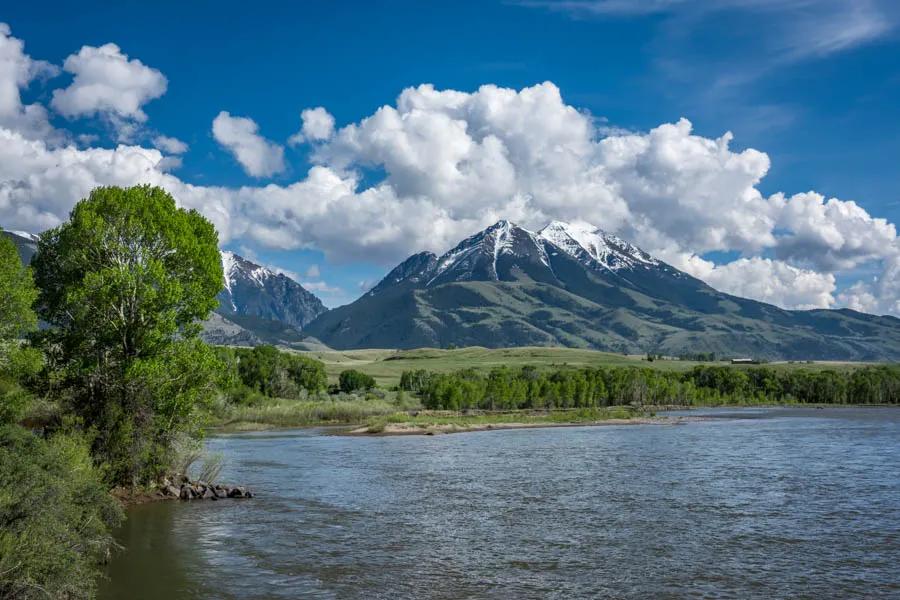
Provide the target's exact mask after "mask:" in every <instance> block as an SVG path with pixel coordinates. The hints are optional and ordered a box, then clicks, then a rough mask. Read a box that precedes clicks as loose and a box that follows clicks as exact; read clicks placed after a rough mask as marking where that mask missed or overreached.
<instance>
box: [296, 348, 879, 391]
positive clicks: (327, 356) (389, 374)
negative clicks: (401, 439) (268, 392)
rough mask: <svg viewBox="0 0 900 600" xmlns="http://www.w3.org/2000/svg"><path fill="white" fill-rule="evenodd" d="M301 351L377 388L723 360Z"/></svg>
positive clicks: (574, 351)
mask: <svg viewBox="0 0 900 600" xmlns="http://www.w3.org/2000/svg"><path fill="white" fill-rule="evenodd" d="M306 354H308V355H309V356H311V357H313V358H317V359H319V360H321V361H322V362H324V363H325V370H326V372H327V373H328V379H329V381H330V382H332V383H336V382H337V378H338V374H340V372H341V371H343V370H344V369H357V370H359V371H362V372H363V373H366V374H368V375H371V376H372V377H374V378H375V381H376V382H377V383H378V385H379V387H382V388H392V387H394V386H397V385H399V383H400V375H401V374H402V373H403V371H409V370H414V369H425V370H427V371H435V372H439V373H449V372H452V371H458V370H460V369H468V368H473V369H478V370H484V371H487V370H490V369H492V368H494V367H501V366H506V367H523V366H526V365H531V366H535V367H538V368H544V369H559V368H565V367H571V368H578V367H622V366H635V367H651V368H654V369H661V370H669V371H686V370H688V369H691V368H693V367H694V366H696V365H699V364H716V365H723V364H728V363H724V362H717V363H699V362H694V361H679V360H656V361H653V362H648V361H647V360H645V357H643V356H639V355H623V354H615V353H612V352H600V351H598V350H584V349H581V348H546V347H523V348H497V349H489V348H481V347H477V346H475V347H469V348H460V349H457V350H440V349H435V348H421V349H418V350H346V351H316V352H307V353H306ZM865 364H866V363H838V362H815V363H786V362H775V363H767V365H766V366H769V367H775V368H783V369H795V368H808V369H821V368H834V367H842V368H855V367H860V366H865ZM734 368H736V369H744V368H747V367H746V366H735V367H734Z"/></svg>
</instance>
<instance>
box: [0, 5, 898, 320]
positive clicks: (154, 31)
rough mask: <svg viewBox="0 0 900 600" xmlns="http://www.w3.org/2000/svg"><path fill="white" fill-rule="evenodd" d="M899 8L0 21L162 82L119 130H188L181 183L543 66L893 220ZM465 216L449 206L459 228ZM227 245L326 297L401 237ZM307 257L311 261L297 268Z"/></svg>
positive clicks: (257, 8) (23, 34)
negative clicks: (246, 154) (108, 51)
mask: <svg viewBox="0 0 900 600" xmlns="http://www.w3.org/2000/svg"><path fill="white" fill-rule="evenodd" d="M51 16H52V17H51ZM898 21H900V10H898V9H897V8H895V5H894V3H892V2H877V1H875V0H872V1H870V2H865V1H857V2H843V1H840V0H833V1H832V0H823V1H813V0H786V1H784V2H775V1H773V0H756V1H755V0H724V1H721V2H716V1H711V2H700V3H698V2H690V1H684V2H678V1H667V0H657V1H655V2H628V1H627V0H606V1H604V0H600V1H598V2H557V3H552V2H491V1H489V0H482V1H479V2H452V3H449V2H448V3H439V2H428V3H421V2H399V1H397V2H386V3H371V2H327V3H312V2H310V3H270V2H264V1H258V2H254V3H243V2H241V3H239V2H187V3H185V2H178V3H174V2H155V3H153V4H152V5H148V4H147V3H136V2H121V3H116V4H113V3H106V2H104V3H99V2H98V3H91V2H82V3H77V4H73V3H58V4H56V5H54V6H52V7H50V6H48V5H46V4H39V3H25V2H20V3H8V4H7V5H6V6H5V7H4V8H3V9H2V11H0V22H5V23H7V24H8V25H9V28H10V30H11V35H12V36H14V37H15V38H18V39H20V40H22V41H23V42H24V48H25V52H26V53H27V54H28V55H30V56H31V57H32V58H34V59H39V60H42V61H47V62H48V63H51V64H53V65H58V66H62V65H63V64H64V62H65V61H66V58H67V57H68V56H70V55H72V54H73V53H76V52H78V50H79V49H80V48H82V47H83V46H91V47H100V46H102V45H103V44H106V43H109V42H112V43H115V44H117V45H118V46H119V48H120V49H121V52H122V53H123V54H126V55H127V56H128V57H129V58H130V59H139V60H140V61H141V62H142V63H143V64H144V65H147V66H148V67H152V68H153V69H155V70H158V71H159V72H160V73H162V74H163V75H164V77H165V78H166V80H167V87H166V90H165V93H164V94H163V95H161V96H160V97H158V98H153V99H150V100H147V101H146V102H144V103H142V105H141V109H142V111H143V113H145V114H146V117H147V118H146V120H145V121H142V122H140V123H139V126H140V127H139V128H142V129H144V130H145V132H144V133H139V134H137V135H136V136H134V137H133V138H132V139H129V140H126V141H127V142H128V143H132V144H137V145H145V146H147V145H149V143H148V142H147V139H149V137H150V136H151V135H152V133H147V132H150V131H151V130H152V132H155V133H161V134H164V135H166V136H172V137H175V138H178V139H180V140H182V141H183V142H185V143H186V144H187V145H188V146H189V150H188V151H187V152H186V153H184V154H183V155H181V157H180V159H181V166H180V167H178V168H177V169H173V170H172V171H171V173H172V174H173V175H174V176H177V178H178V179H179V180H180V181H181V182H184V183H186V184H195V185H198V186H224V187H227V188H238V187H240V186H251V187H257V188H258V187H262V186H265V185H267V184H270V183H273V184H277V185H280V186H289V185H290V184H291V183H293V182H296V181H298V180H301V179H304V178H306V177H307V171H308V169H309V168H310V165H311V163H310V159H311V158H312V159H313V160H314V161H318V164H321V163H322V161H323V159H322V158H321V157H319V158H316V157H315V156H313V155H314V154H315V152H316V151H317V149H318V148H319V146H316V145H315V144H312V145H311V144H300V145H296V146H292V145H290V144H287V140H288V138H289V137H290V136H291V135H293V134H295V133H296V132H297V131H298V129H299V128H300V124H301V119H300V111H301V110H302V109H305V108H310V107H319V106H321V107H324V108H325V109H327V111H328V112H329V113H330V114H331V115H333V117H334V120H335V123H336V127H337V128H341V127H344V126H346V125H348V124H352V123H359V122H360V121H361V119H364V118H366V117H368V116H370V115H372V114H373V113H374V112H375V111H376V110H377V109H378V108H379V107H381V106H383V105H394V104H395V101H396V99H397V97H398V94H400V93H401V91H402V90H404V89H405V88H408V87H413V86H418V85H420V84H423V83H430V84H433V85H434V87H435V88H436V89H438V90H447V89H452V90H460V91H463V92H468V93H471V92H475V91H476V90H477V89H478V88H479V86H481V85H483V84H495V85H496V86H498V87H500V88H511V89H513V90H522V89H523V88H528V87H530V86H534V85H535V84H540V83H542V82H545V81H550V82H553V84H555V86H556V87H557V88H558V90H559V93H560V94H561V95H562V99H563V101H564V102H565V104H566V105H569V106H572V107H574V108H575V109H577V110H579V111H582V112H584V113H590V115H591V116H592V119H593V122H594V123H595V124H596V126H597V127H598V131H600V132H601V134H603V133H609V132H612V133H617V132H622V131H623V130H624V131H630V132H639V133H645V132H648V131H650V130H652V129H653V128H655V127H657V126H659V125H661V124H664V123H675V122H677V121H678V120H679V119H680V118H682V117H685V118H687V119H689V120H690V122H691V123H692V124H693V130H692V131H693V134H694V135H697V136H701V137H704V138H709V139H715V138H719V137H720V136H721V135H722V134H724V133H725V132H726V131H731V132H732V133H733V134H734V138H733V140H732V141H731V146H730V148H731V151H732V152H735V153H739V152H740V151H742V150H744V149H746V148H754V149H757V150H760V151H762V152H765V153H766V154H767V155H768V157H769V159H770V163H771V166H770V168H768V171H767V173H766V174H765V176H764V177H763V178H762V179H761V180H760V181H759V183H758V184H757V185H756V186H755V188H756V189H758V190H759V192H760V193H761V194H762V195H763V196H766V197H768V196H770V195H771V194H773V193H776V192H784V193H785V194H787V195H792V194H796V193H800V192H807V191H810V190H815V191H816V192H818V193H819V194H822V195H823V196H824V197H826V198H831V197H835V198H839V199H841V201H850V200H852V201H855V202H856V203H857V204H858V205H859V206H860V207H862V209H864V210H865V211H866V212H867V213H868V214H869V215H871V216H872V217H877V218H883V219H886V220H887V222H888V223H896V222H898V221H900V164H898V163H900V102H898V98H900V41H898V35H897V27H896V25H897V23H898ZM72 77H73V75H72V73H70V72H65V71H64V72H61V73H60V74H58V75H56V76H55V77H53V78H51V79H48V80H43V79H42V78H35V79H34V80H33V81H31V82H30V83H29V84H28V85H26V86H22V88H21V102H22V104H23V105H28V104H39V105H42V106H50V105H51V102H52V94H53V90H54V89H57V88H58V87H60V86H65V85H67V84H68V83H69V82H70V81H71V80H72ZM221 111H227V112H228V113H229V114H230V115H232V116H235V117H237V116H240V117H246V118H249V119H252V120H253V121H254V122H255V123H256V125H257V126H258V134H259V135H260V136H262V137H263V138H266V139H267V140H269V141H271V143H273V144H277V145H279V146H281V147H283V152H284V154H283V156H284V161H283V162H284V166H283V169H281V170H280V172H276V173H273V174H272V175H271V176H262V177H254V176H251V175H248V174H247V172H246V170H245V169H243V168H242V165H241V164H239V163H238V161H237V160H236V159H235V156H234V154H233V153H232V152H229V151H228V150H227V148H225V147H224V146H223V144H222V143H220V141H219V140H217V139H216V137H215V136H214V135H213V133H212V131H211V123H212V121H213V119H215V118H216V116H217V115H218V114H219V113H220V112H221ZM60 112H61V111H59V110H57V111H56V112H54V111H53V110H52V109H51V110H50V111H49V117H48V118H49V120H50V121H51V122H52V124H53V126H54V127H56V128H58V129H60V130H62V129H64V130H65V131H66V132H68V133H67V134H71V135H72V136H77V135H79V134H94V135H96V136H97V137H96V138H94V139H90V140H89V141H87V142H82V143H81V147H86V146H91V147H96V148H101V147H105V148H113V147H115V145H116V142H117V141H121V138H122V136H121V134H120V133H118V132H117V130H116V128H115V126H114V125H111V123H113V122H115V121H114V120H112V119H108V118H107V119H104V118H100V117H102V116H103V114H102V113H101V111H98V112H97V113H96V114H95V117H97V118H88V117H74V118H67V117H66V116H65V115H64V114H58V113H60ZM355 160H357V163H356V170H357V173H359V176H360V177H361V178H362V182H363V185H366V184H368V183H377V182H378V181H379V180H380V179H381V178H384V177H386V172H385V168H386V167H385V166H384V165H382V164H377V161H375V162H368V163H367V162H366V160H362V159H360V158H359V157H355ZM328 164H329V166H330V165H331V163H328ZM388 175H389V174H388ZM395 187H397V186H395ZM398 189H399V188H398ZM542 210H543V209H542ZM659 210H668V209H667V208H666V207H664V206H660V207H659ZM710 210H715V207H714V206H713V207H711V208H710ZM551 212H552V211H548V210H544V211H543V213H542V214H546V215H548V216H554V215H551V214H550V213H551ZM563 212H565V211H563ZM249 214H250V215H251V216H252V210H251V211H250V213H249ZM573 214H574V213H572V212H571V211H569V212H568V213H567V214H566V215H565V216H566V217H567V218H571V217H572V215H573ZM477 220H478V219H477V218H474V217H471V216H470V215H468V214H467V215H466V216H465V217H464V218H463V217H460V218H459V219H458V220H457V221H458V222H459V223H461V224H460V225H459V231H463V230H464V229H465V225H464V224H463V223H466V224H473V223H475V222H476V221H477ZM594 220H596V219H594ZM778 227H779V226H777V225H776V226H775V229H777V228H778ZM798 227H799V226H798ZM625 230H626V231H627V227H626V229H625ZM454 231H456V230H454ZM666 231H668V230H666ZM347 235H348V236H357V237H358V235H359V234H358V232H356V231H348V232H347ZM667 235H669V237H671V238H672V239H678V240H681V238H678V236H674V237H673V236H672V235H671V232H669V233H667ZM698 235H699V234H696V235H695V234H691V235H690V236H687V237H685V238H684V240H693V239H699V238H698ZM859 235H866V234H865V233H864V232H861V233H859ZM645 236H646V239H647V240H650V239H656V238H654V237H653V236H652V235H650V234H645ZM448 239H450V238H448ZM640 241H642V242H645V239H641V240H640ZM679 243H680V244H681V245H680V246H679V248H678V251H684V250H687V251H690V252H696V254H697V255H698V256H699V257H702V258H704V259H711V260H712V261H714V262H715V263H727V262H730V261H733V260H735V259H737V258H739V257H747V258H750V257H753V256H757V257H762V258H768V259H783V260H784V261H785V262H786V263H790V264H791V265H793V266H794V267H795V268H798V269H806V270H810V271H814V272H816V273H826V272H827V273H828V274H831V275H833V276H834V277H835V281H836V282H837V289H836V290H832V292H830V293H831V294H832V296H834V297H835V298H837V296H838V295H839V294H840V292H841V291H842V289H844V288H847V287H849V286H851V285H852V284H853V283H854V282H856V281H858V280H859V281H863V283H864V284H865V285H869V284H870V279H872V278H880V279H879V281H880V283H881V284H884V278H885V277H888V276H890V274H889V272H888V271H887V270H884V271H883V269H885V268H886V267H884V262H885V260H886V257H885V256H876V255H875V253H869V254H868V255H866V256H867V258H866V259H865V260H863V259H862V258H859V256H857V255H854V256H855V257H856V258H853V259H852V260H848V259H847V257H846V256H841V257H838V258H836V259H835V261H834V263H833V264H832V266H828V265H824V264H819V263H817V262H816V259H815V257H812V258H810V257H804V256H802V255H801V254H800V253H799V252H793V251H792V250H790V251H789V250H787V249H786V248H787V245H785V244H781V245H778V244H766V245H763V246H762V247H760V248H751V246H752V244H749V245H748V244H747V243H737V244H735V243H730V244H729V243H722V244H708V245H706V246H703V245H701V247H698V248H696V249H695V248H689V247H688V246H689V244H688V242H687V241H683V243H682V242H679ZM660 244H661V245H660V248H662V246H663V245H664V244H663V243H662V242H661V243H660ZM311 245H312V246H316V244H311ZM797 245H798V244H797V243H794V244H793V245H792V246H791V248H795V247H797ZM888 245H890V244H888ZM227 246H228V247H229V248H231V249H234V250H236V251H238V252H243V253H245V254H250V255H251V258H255V259H257V260H259V261H261V262H264V263H266V264H271V265H275V266H279V267H281V268H283V269H286V270H288V271H290V272H293V273H296V274H298V276H299V277H300V278H301V281H305V282H311V283H312V282H313V281H312V280H313V279H314V280H315V282H314V283H316V284H318V285H319V286H320V287H319V291H321V292H322V294H321V295H322V297H323V299H324V300H325V301H326V302H327V303H329V304H331V305H335V304H339V303H343V302H346V301H349V300H352V299H353V298H354V297H355V296H357V295H358V293H359V292H360V288H359V284H360V282H364V281H368V282H371V281H373V280H377V279H378V278H379V277H380V276H382V275H383V274H384V273H385V272H386V270H387V269H388V268H389V267H390V266H391V262H392V261H393V260H394V259H395V258H396V257H402V256H401V255H402V254H403V252H404V251H405V250H406V249H405V248H403V249H401V248H399V247H397V246H396V245H395V246H392V247H391V250H390V251H384V252H382V251H380V250H379V251H373V254H372V256H377V257H378V258H377V260H366V253H365V252H357V253H355V254H353V255H352V256H340V253H339V252H329V251H328V250H327V249H324V250H321V249H316V248H305V249H298V248H288V247H286V246H290V244H284V243H281V244H271V243H267V242H265V241H264V240H263V241H261V239H255V238H253V237H252V236H247V235H238V236H235V237H232V238H231V239H229V240H228V241H227ZM323 248H324V245H323ZM408 250H409V253H411V252H413V251H416V250H418V248H414V247H409V248H408ZM667 258H668V257H667ZM838 262H840V266H836V265H837V263H838ZM313 265H316V267H317V270H318V271H319V274H318V275H317V276H314V277H307V271H310V269H311V267H312V266H313ZM315 270H316V269H313V270H312V271H310V272H309V275H311V276H312V275H314V273H315ZM882 273H883V274H882ZM723 277H724V276H723ZM717 281H718V280H717ZM723 281H724V279H723ZM882 287H883V285H882ZM338 290H339V291H338ZM872 291H873V293H874V290H872ZM881 293H882V294H887V295H888V297H887V298H882V300H881V302H882V303H881V304H880V305H879V306H880V307H881V309H882V310H891V305H892V304H893V301H896V298H895V297H894V296H893V294H894V292H893V291H891V290H888V291H884V290H881ZM765 299H768V300H770V301H777V298H776V297H774V296H772V297H766V298H765ZM781 303H782V304H785V305H789V304H791V302H788V301H786V300H785V301H784V302H781ZM845 303H846V301H845ZM795 304H802V303H795ZM840 304H841V301H840V300H836V301H835V304H834V305H835V306H837V305H840ZM885 306H886V307H887V308H886V309H885V308H883V307H885ZM873 310H877V309H875V308H873Z"/></svg>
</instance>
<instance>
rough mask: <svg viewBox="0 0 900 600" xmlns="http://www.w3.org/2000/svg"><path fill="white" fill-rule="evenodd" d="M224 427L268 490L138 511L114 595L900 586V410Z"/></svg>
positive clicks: (808, 593) (742, 591)
mask: <svg viewBox="0 0 900 600" xmlns="http://www.w3.org/2000/svg"><path fill="white" fill-rule="evenodd" d="M690 414H692V415H701V414H702V415H707V416H709V417H710V418H709V419H708V420H704V421H699V422H689V423H685V424H681V425H621V426H618V425H617V426H603V427H565V428H547V429H524V430H508V431H484V432H477V433H466V434H453V435H438V436H433V437H430V436H429V437H420V436H414V437H366V438H361V437H344V436H338V435H332V434H331V432H329V431H326V430H292V431H278V432H266V433H254V434H241V435H226V436H218V437H214V438H212V439H210V440H209V442H208V446H209V448H210V450H211V451H213V452H221V453H222V454H223V455H224V458H225V462H226V467H225V470H224V472H223V474H222V478H221V479H222V480H223V481H226V482H232V483H240V484H243V485H248V486H250V487H251V488H252V489H253V490H254V492H255V493H256V494H257V497H256V498H254V499H252V500H226V501H220V502H210V501H204V502H200V501H197V502H159V503H155V504H147V505H142V506H137V507H135V508H133V509H131V510H130V511H129V518H128V521H127V523H126V525H125V526H124V527H123V528H122V529H121V531H120V532H119V541H120V543H121V544H122V545H123V546H124V548H125V549H124V550H123V551H122V552H120V553H119V554H118V555H117V556H116V557H115V558H114V560H113V561H112V563H111V564H110V566H109V569H108V579H107V580H106V581H105V582H104V583H103V585H102V590H101V595H100V597H101V598H105V599H113V598H115V599H119V598H121V599H142V598H154V599H159V598H176V597H177V598H210V599H212V598H228V599H230V598H235V599H237V598H272V599H275V598H306V597H309V598H447V599H450V598H516V599H519V598H598V597H600V598H602V597H608V598H688V597H690V598H863V597H865V598H873V597H895V598H897V597H900V409H890V408H830V409H814V408H809V409H807V408H797V409H794V408H775V409H769V408H767V409H715V410H708V411H692V412H691V413H690Z"/></svg>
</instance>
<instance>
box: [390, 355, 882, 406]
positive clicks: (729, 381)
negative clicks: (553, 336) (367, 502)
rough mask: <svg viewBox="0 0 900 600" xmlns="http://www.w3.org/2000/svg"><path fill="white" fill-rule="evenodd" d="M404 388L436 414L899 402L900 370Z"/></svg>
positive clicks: (568, 372)
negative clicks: (524, 410) (603, 407)
mask: <svg viewBox="0 0 900 600" xmlns="http://www.w3.org/2000/svg"><path fill="white" fill-rule="evenodd" d="M400 389H402V390H405V391H409V392H413V393H416V394H418V395H419V396H420V397H421V400H422V404H423V406H425V407H426V408H429V409H434V410H465V409H482V410H513V409H553V408H586V407H599V406H618V405H631V404H637V405H673V404H674V405H686V406H687V405H692V404H701V405H710V404H738V403H741V404H742V403H792V402H800V403H822V404H897V403H900V366H897V365H891V366H888V365H885V366H869V367H863V368H859V369H821V370H812V369H776V368H772V367H754V368H735V367H727V366H706V365H702V366H697V367H694V368H692V369H690V370H688V371H684V372H675V371H662V370H659V369H651V368H638V367H595V368H587V367H586V368H581V369H560V370H553V371H542V370H538V369H537V368H535V367H530V366H526V367H522V368H520V369H511V368H505V367H501V368H495V369H492V370H491V371H489V372H487V373H485V372H481V371H476V370H474V369H466V370H461V371H457V372H454V373H432V372H428V371H425V370H415V371H406V372H404V373H403V374H402V375H401V378H400Z"/></svg>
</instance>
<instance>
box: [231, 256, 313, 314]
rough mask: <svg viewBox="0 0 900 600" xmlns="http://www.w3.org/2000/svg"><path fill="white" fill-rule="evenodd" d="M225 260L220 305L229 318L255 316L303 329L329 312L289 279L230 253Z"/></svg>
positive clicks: (311, 295)
mask: <svg viewBox="0 0 900 600" xmlns="http://www.w3.org/2000/svg"><path fill="white" fill-rule="evenodd" d="M221 256H222V274H223V276H224V279H225V281H224V288H223V290H222V291H221V292H220V293H219V305H220V307H221V308H220V310H222V311H224V313H225V314H226V315H227V314H229V313H236V314H240V315H254V316H258V317H262V318H265V319H270V320H276V321H282V322H284V323H287V324H289V325H291V326H294V327H297V328H300V327H303V326H304V325H306V324H307V323H308V322H310V321H312V319H314V318H315V317H316V316H318V315H320V314H321V313H323V312H325V310H326V309H325V307H324V306H323V305H322V302H321V301H320V300H319V299H318V298H316V297H315V296H314V295H313V294H311V293H310V292H309V291H307V290H306V289H304V288H303V286H301V285H300V284H299V283H297V282H296V281H294V280H293V279H291V278H290V277H288V276H287V275H284V274H282V273H276V272H275V271H273V270H272V269H269V268H267V267H263V266H260V265H258V264H256V263H253V262H251V261H249V260H247V259H246V258H244V257H242V256H240V255H238V254H235V253H234V252H229V251H228V250H223V251H222V252H221Z"/></svg>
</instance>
